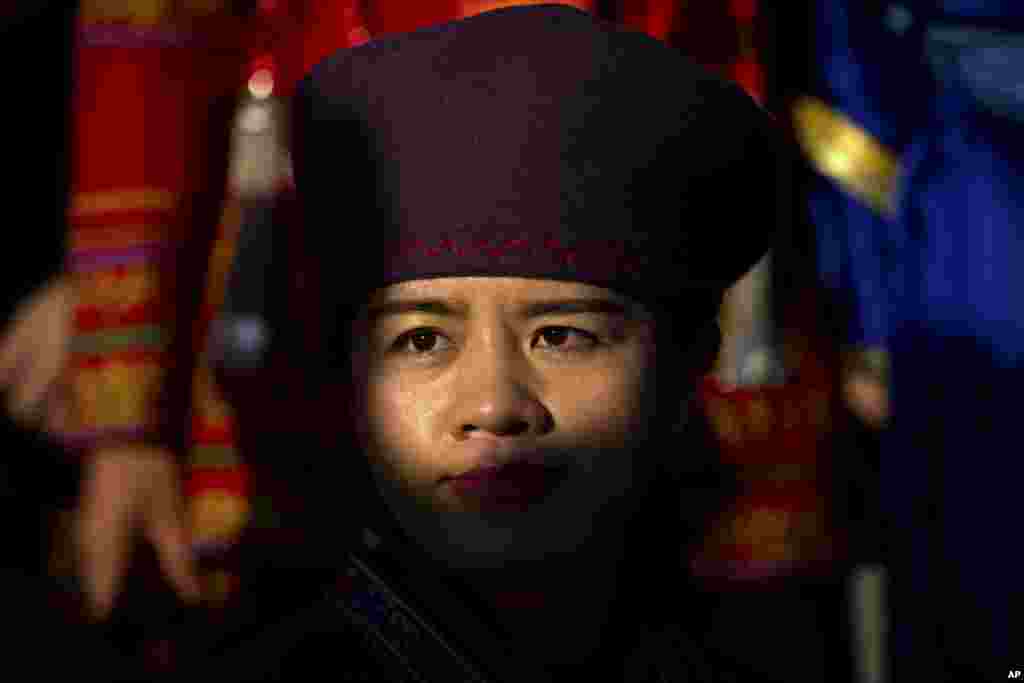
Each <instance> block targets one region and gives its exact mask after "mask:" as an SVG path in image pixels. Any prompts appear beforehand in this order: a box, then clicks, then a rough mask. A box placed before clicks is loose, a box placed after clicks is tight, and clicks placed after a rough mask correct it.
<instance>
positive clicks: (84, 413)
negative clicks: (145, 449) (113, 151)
mask: <svg viewBox="0 0 1024 683" xmlns="http://www.w3.org/2000/svg"><path fill="white" fill-rule="evenodd" d="M163 376H164V370H163V368H161V367H160V366H159V365H156V364H153V363H139V364H131V365H128V364H125V363H118V362H111V363H109V364H107V365H104V366H102V367H99V368H83V369H82V370H80V371H79V372H78V373H77V375H76V376H75V380H74V398H75V409H76V411H75V412H76V413H77V414H78V422H79V423H80V424H81V425H82V426H83V427H85V428H87V429H111V428H125V427H135V426H139V425H146V424H148V423H149V420H150V418H151V411H152V408H153V405H152V404H153V402H154V400H155V399H156V397H157V394H158V392H159V390H160V387H161V383H162V380H163Z"/></svg>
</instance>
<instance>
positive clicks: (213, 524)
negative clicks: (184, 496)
mask: <svg viewBox="0 0 1024 683" xmlns="http://www.w3.org/2000/svg"><path fill="white" fill-rule="evenodd" d="M249 516H250V509H249V503H248V501H247V500H246V499H245V498H243V497H241V496H239V495H237V494H234V493H230V492H228V491H223V490H219V489H217V490H212V491H203V492H202V493H199V494H198V495H196V496H195V497H193V498H192V500H191V501H190V503H189V519H190V524H191V528H192V537H193V539H194V540H196V541H198V542H200V543H208V542H211V541H226V540H230V539H232V538H234V537H236V536H237V535H238V534H240V533H241V532H242V530H243V529H244V528H245V525H246V524H248V522H249Z"/></svg>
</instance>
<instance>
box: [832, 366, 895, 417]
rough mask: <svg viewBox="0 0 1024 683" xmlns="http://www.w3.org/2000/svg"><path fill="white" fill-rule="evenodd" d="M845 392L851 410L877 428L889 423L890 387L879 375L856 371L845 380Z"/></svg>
mask: <svg viewBox="0 0 1024 683" xmlns="http://www.w3.org/2000/svg"><path fill="white" fill-rule="evenodd" d="M843 394H844V396H845V398H846V403H847V404H848V405H849V406H850V410H852V411H853V413H854V414H855V415H856V416H857V417H859V418H860V419H861V420H863V421H864V422H865V423H867V424H868V425H870V426H871V427H874V428H875V429H882V428H883V427H885V426H886V425H887V424H888V423H889V387H888V386H887V385H886V384H885V382H884V381H883V380H882V379H880V378H879V377H877V376H874V375H871V374H868V373H860V372H854V373H851V374H849V375H848V376H847V377H846V379H845V380H844V382H843Z"/></svg>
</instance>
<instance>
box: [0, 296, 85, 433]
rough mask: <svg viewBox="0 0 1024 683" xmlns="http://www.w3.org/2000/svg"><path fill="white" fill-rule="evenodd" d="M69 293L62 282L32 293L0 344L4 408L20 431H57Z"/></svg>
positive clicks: (62, 405) (62, 408)
mask: <svg viewBox="0 0 1024 683" xmlns="http://www.w3.org/2000/svg"><path fill="white" fill-rule="evenodd" d="M74 306H75V298H74V288H73V287H72V285H71V284H70V283H69V282H68V281H67V280H65V279H63V278H61V279H58V280H55V281H54V282H52V283H50V284H49V285H47V286H45V287H44V288H42V289H40V290H39V291H37V292H36V293H35V294H33V295H32V296H31V297H29V298H28V299H27V300H26V301H24V302H23V303H22V304H21V306H19V307H18V309H17V311H15V314H14V318H13V319H12V321H11V322H10V324H9V325H8V328H7V329H6V330H5V331H4V333H3V337H2V339H0V390H3V391H5V392H6V395H7V396H6V399H7V405H6V406H5V407H6V409H7V410H8V411H9V412H10V414H11V416H12V417H13V418H14V419H15V420H16V421H18V422H19V423H21V424H22V425H23V426H25V427H37V428H42V429H45V430H47V431H50V432H59V431H60V430H61V429H62V428H63V427H64V424H65V423H66V420H67V414H68V400H67V393H66V387H65V386H64V384H63V383H62V382H61V381H60V379H61V378H62V373H63V371H64V369H65V367H66V365H67V362H68V357H69V354H70V349H71V338H72V333H73V325H72V316H73V314H74Z"/></svg>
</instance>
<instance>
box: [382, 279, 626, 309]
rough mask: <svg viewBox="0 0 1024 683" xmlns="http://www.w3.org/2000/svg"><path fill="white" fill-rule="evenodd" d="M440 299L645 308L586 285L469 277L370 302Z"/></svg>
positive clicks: (389, 290)
mask: <svg viewBox="0 0 1024 683" xmlns="http://www.w3.org/2000/svg"><path fill="white" fill-rule="evenodd" d="M425 299H437V300H443V301H447V302H450V303H452V304H455V305H461V306H465V307H470V308H472V307H474V306H478V305H487V304H488V303H498V304H502V305H518V304H531V303H544V302H551V301H559V300H570V299H592V300H604V301H609V302H613V303H617V304H620V305H621V306H623V307H624V308H626V309H627V310H630V311H635V312H637V313H640V312H643V311H644V307H643V306H642V305H641V304H640V303H639V302H637V301H635V300H633V299H631V298H630V297H628V296H625V295H623V294H620V293H619V292H616V291H614V290H611V289H606V288H604V287H598V286H596V285H591V284H587V283H583V282H572V281H567V280H547V279H536V278H522V277H493V276H486V277H481V276H467V277H444V278H431V279H423V280H408V281H405V282H399V283H396V284H393V285H390V286H388V287H383V288H381V289H378V290H376V291H374V292H373V293H372V294H371V295H370V297H369V300H368V302H367V304H368V305H369V306H371V307H372V306H375V305H379V304H383V303H388V302H392V301H403V300H425Z"/></svg>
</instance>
